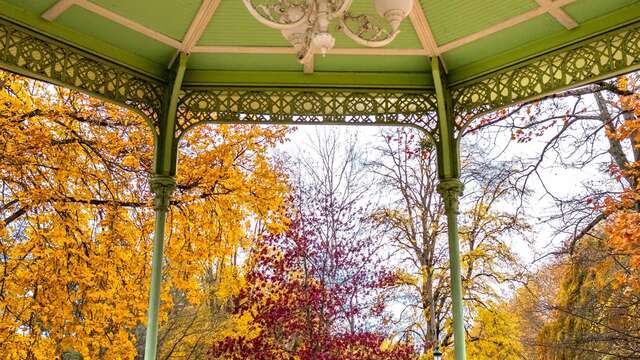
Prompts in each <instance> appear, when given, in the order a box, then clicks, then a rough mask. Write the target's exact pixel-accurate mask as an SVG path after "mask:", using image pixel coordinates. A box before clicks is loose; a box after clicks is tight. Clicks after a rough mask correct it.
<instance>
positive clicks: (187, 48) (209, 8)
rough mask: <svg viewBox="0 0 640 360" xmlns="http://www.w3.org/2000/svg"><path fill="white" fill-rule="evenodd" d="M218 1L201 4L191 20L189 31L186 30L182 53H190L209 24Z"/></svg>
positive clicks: (210, 0) (208, 0)
mask: <svg viewBox="0 0 640 360" xmlns="http://www.w3.org/2000/svg"><path fill="white" fill-rule="evenodd" d="M220 1H221V0H204V1H203V2H202V5H200V9H198V13H197V14H196V16H195V17H194V18H193V21H192V22H191V25H189V30H187V33H186V35H185V37H184V39H183V41H182V51H184V52H186V53H190V52H191V51H192V50H193V47H194V46H195V45H196V44H197V43H198V41H199V40H200V38H201V37H202V34H203V33H204V30H205V29H206V28H207V26H208V25H209V23H210V22H211V18H212V17H213V15H214V14H215V12H216V10H217V9H218V5H220Z"/></svg>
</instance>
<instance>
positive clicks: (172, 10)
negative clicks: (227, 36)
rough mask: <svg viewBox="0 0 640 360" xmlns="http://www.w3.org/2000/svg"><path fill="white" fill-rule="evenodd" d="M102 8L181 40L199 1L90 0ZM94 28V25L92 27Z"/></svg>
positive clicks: (198, 5) (198, 6)
mask: <svg viewBox="0 0 640 360" xmlns="http://www.w3.org/2000/svg"><path fill="white" fill-rule="evenodd" d="M91 1H92V2H93V3H96V4H98V5H100V6H102V7H103V8H105V9H107V10H110V11H112V12H114V13H116V14H122V15H124V16H126V17H128V18H130V19H131V20H133V21H135V22H137V23H140V24H142V25H144V26H146V27H148V28H150V29H158V30H160V32H161V33H163V34H165V35H167V36H169V37H171V38H174V39H178V40H180V39H182V38H183V37H184V36H185V34H186V33H187V29H188V28H189V25H190V24H191V21H192V20H193V17H194V16H196V13H197V12H198V8H200V3H201V1H200V0H173V1H152V2H149V1H140V0H135V1H131V0H129V1H122V0H91ZM94 26H95V25H94Z"/></svg>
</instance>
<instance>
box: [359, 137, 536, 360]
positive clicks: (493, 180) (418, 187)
mask: <svg viewBox="0 0 640 360" xmlns="http://www.w3.org/2000/svg"><path fill="white" fill-rule="evenodd" d="M383 136H384V142H383V146H381V147H380V148H379V149H377V150H378V154H379V155H378V156H377V159H378V160H377V161H374V162H372V163H371V164H370V168H371V169H372V171H373V172H375V173H376V174H377V175H378V176H379V185H380V189H381V190H380V191H381V192H384V193H387V194H398V196H397V197H392V196H393V195H390V196H389V203H387V204H384V206H381V207H380V208H379V209H378V211H377V212H376V215H375V218H376V220H377V222H378V226H379V227H380V228H381V230H382V231H383V232H384V233H385V234H386V236H387V238H388V239H389V240H390V241H391V246H392V247H393V248H394V249H395V251H396V253H397V254H398V257H399V258H400V259H401V260H400V264H399V265H400V267H401V268H402V269H404V270H403V271H402V272H400V273H399V274H398V276H397V279H398V281H397V283H396V285H397V288H398V292H397V293H396V299H397V301H399V302H400V303H401V304H403V305H404V307H405V309H404V310H403V312H402V313H401V314H400V315H401V317H400V318H399V319H397V320H395V322H396V326H397V327H398V328H399V329H400V330H399V331H400V332H402V333H404V334H406V336H409V337H412V338H415V339H416V343H417V344H419V346H420V347H421V352H422V353H423V354H428V353H430V352H431V349H432V347H433V342H434V339H435V338H436V336H438V337H439V341H440V345H441V347H448V346H450V345H451V344H452V340H453V338H452V337H453V334H452V329H451V328H450V324H451V321H450V319H451V317H450V307H451V304H450V298H449V294H450V289H449V272H448V269H449V259H448V253H447V246H446V244H447V235H446V218H445V216H444V207H443V203H442V200H441V198H440V196H439V195H438V193H437V189H436V187H437V184H438V176H437V170H436V154H435V148H434V146H433V144H432V143H431V142H430V141H429V140H428V139H427V138H424V137H422V136H419V135H417V134H416V133H415V132H413V131H412V130H407V129H397V130H395V131H393V132H387V133H384V134H383ZM478 151H479V149H474V150H473V151H470V154H472V155H473V156H476V157H475V158H474V157H473V156H471V155H470V156H469V157H467V158H465V159H464V161H463V166H464V171H463V174H465V178H464V179H463V180H464V182H465V187H466V190H465V196H464V197H463V199H462V209H463V212H462V214H461V215H462V216H460V219H459V221H460V223H461V227H460V240H461V249H462V251H463V254H462V263H463V272H462V274H463V288H464V292H465V300H466V302H467V304H466V305H467V307H468V308H469V309H470V314H474V312H475V311H476V308H477V306H482V305H483V304H484V303H485V302H486V301H489V300H491V299H495V298H496V297H497V293H496V286H497V285H499V284H502V283H505V282H507V281H510V280H517V279H518V278H519V277H520V273H521V271H522V269H520V268H519V267H518V266H517V264H518V259H517V257H516V256H515V255H514V254H513V252H512V251H511V249H510V247H509V245H508V243H507V240H508V239H507V235H509V234H518V233H521V232H522V231H524V230H525V229H526V224H525V223H524V222H523V221H522V220H521V219H520V216H519V214H518V213H510V212H508V211H501V210H499V209H500V208H501V207H502V205H503V204H504V202H505V201H507V200H509V199H511V198H512V192H513V191H514V189H513V187H512V184H511V183H510V182H509V179H510V176H511V174H512V173H511V168H510V166H509V165H510V164H508V163H507V164H487V163H486V162H484V161H482V155H481V153H479V152H478ZM468 320H471V319H470V318H469V319H468Z"/></svg>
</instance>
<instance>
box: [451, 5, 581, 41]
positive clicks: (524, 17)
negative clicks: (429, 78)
mask: <svg viewBox="0 0 640 360" xmlns="http://www.w3.org/2000/svg"><path fill="white" fill-rule="evenodd" d="M575 1H576V0H557V1H554V2H553V3H552V6H553V8H559V7H562V6H565V5H568V4H571V3H573V2H575ZM550 9H551V8H549V7H546V6H540V7H538V8H535V9H533V10H530V11H527V12H525V13H522V14H520V15H518V16H514V17H512V18H511V19H508V20H505V21H503V22H501V23H498V24H496V25H493V26H491V27H488V28H486V29H484V30H482V31H479V32H477V33H474V34H471V35H467V36H464V37H461V38H459V39H457V40H453V41H451V42H448V43H446V44H444V45H442V46H440V52H441V53H445V52H447V51H450V50H453V49H455V48H457V47H460V46H462V45H466V44H468V43H470V42H473V41H476V40H480V39H482V38H484V37H487V36H489V35H492V34H495V33H497V32H499V31H502V30H506V29H508V28H511V27H513V26H516V25H518V24H521V23H523V22H525V21H528V20H531V19H533V18H535V17H538V16H540V15H543V14H546V13H547V12H549V10H550Z"/></svg>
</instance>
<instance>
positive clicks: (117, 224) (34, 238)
mask: <svg viewBox="0 0 640 360" xmlns="http://www.w3.org/2000/svg"><path fill="white" fill-rule="evenodd" d="M0 98H1V101H0V223H1V224H0V253H1V254H2V257H1V258H0V273H1V274H2V275H1V278H0V352H1V353H2V354H5V355H6V356H7V357H8V358H10V359H51V358H56V357H59V356H60V355H61V354H62V353H63V352H65V351H66V352H68V353H71V352H76V353H78V354H80V355H82V356H83V357H84V358H105V359H116V358H132V357H134V355H135V354H136V348H135V344H136V339H135V335H134V334H135V333H136V329H139V328H140V327H143V326H144V320H145V317H146V307H147V292H148V288H147V286H148V278H149V263H150V250H151V249H150V248H151V236H150V234H151V232H152V224H153V220H152V219H153V211H152V209H151V206H150V205H151V202H150V199H151V196H150V192H149V189H148V178H149V172H150V171H151V164H152V160H151V159H152V149H153V146H152V144H153V139H152V137H151V132H150V131H149V128H148V127H146V124H145V123H144V120H143V119H142V118H141V117H140V116H138V115H136V114H135V113H133V112H131V111H129V110H125V109H123V108H119V107H117V106H114V105H111V104H108V103H103V102H102V101H99V100H97V99H93V98H90V97H87V96H84V95H81V94H79V93H77V92H75V91H69V90H65V89H61V88H58V87H53V86H51V85H47V84H43V83H40V82H35V81H30V80H25V79H23V78H20V77H17V76H14V75H10V74H7V73H1V74H0ZM285 134H286V130H284V129H283V128H278V127H272V128H264V127H232V126H220V127H201V128H198V129H195V130H194V131H192V132H191V133H189V134H188V135H187V136H186V137H185V139H184V140H183V141H182V143H181V145H180V148H181V149H180V150H181V154H182V155H181V158H180V161H179V167H180V171H179V173H180V175H179V177H178V179H177V181H178V187H177V191H176V194H175V196H174V197H173V200H172V203H171V210H170V216H169V220H168V223H169V228H170V229H171V230H170V235H169V237H168V239H167V240H166V242H167V244H166V262H165V267H164V271H163V280H164V292H163V294H162V302H163V304H162V314H161V319H162V321H163V322H166V320H167V314H168V311H169V309H170V308H171V306H172V294H180V296H182V297H184V299H186V300H188V302H189V303H192V304H200V303H203V302H204V301H205V300H207V296H208V295H210V294H208V293H207V291H205V290H206V288H203V287H202V286H201V284H202V282H203V278H204V277H205V275H206V274H207V271H221V270H222V269H223V266H232V265H233V264H234V256H236V254H237V252H238V250H239V249H241V248H242V247H246V246H248V244H247V240H246V239H247V237H246V236H245V233H246V232H248V231H249V230H250V226H251V223H252V222H254V221H259V222H262V223H265V224H267V225H268V226H269V227H270V228H271V229H272V230H274V231H277V230H281V229H282V225H281V224H284V223H285V221H284V220H285V216H284V215H285V214H284V211H283V210H284V202H285V194H286V192H287V186H286V183H285V181H284V176H283V174H282V173H281V172H279V171H278V169H277V168H275V167H274V166H273V165H271V164H270V163H269V158H268V156H267V155H266V154H267V151H268V149H270V148H271V147H273V146H274V145H275V144H276V143H277V142H279V141H281V140H282V139H283V137H284V136H285ZM230 280H231V279H230ZM230 283H231V282H225V284H224V285H225V286H226V285H228V284H230ZM218 295H219V296H221V297H223V296H227V294H216V296H218ZM138 332H139V331H138ZM161 346H163V344H161Z"/></svg>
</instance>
